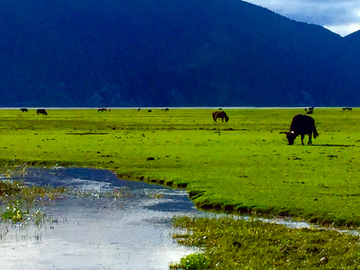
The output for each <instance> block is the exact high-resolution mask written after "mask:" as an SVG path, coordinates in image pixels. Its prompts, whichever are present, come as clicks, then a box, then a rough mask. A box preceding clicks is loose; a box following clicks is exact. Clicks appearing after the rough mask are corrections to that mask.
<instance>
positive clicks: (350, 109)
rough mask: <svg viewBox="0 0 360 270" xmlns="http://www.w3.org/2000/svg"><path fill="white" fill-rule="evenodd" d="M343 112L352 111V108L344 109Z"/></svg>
mask: <svg viewBox="0 0 360 270" xmlns="http://www.w3.org/2000/svg"><path fill="white" fill-rule="evenodd" d="M342 110H343V111H346V110H348V111H352V108H350V107H345V108H342Z"/></svg>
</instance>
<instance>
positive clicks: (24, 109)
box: [20, 108, 29, 112]
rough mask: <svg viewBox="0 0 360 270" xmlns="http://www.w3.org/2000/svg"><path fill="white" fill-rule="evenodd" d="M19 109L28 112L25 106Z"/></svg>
mask: <svg viewBox="0 0 360 270" xmlns="http://www.w3.org/2000/svg"><path fill="white" fill-rule="evenodd" d="M20 111H22V112H28V111H29V110H28V109H27V108H21V109H20Z"/></svg>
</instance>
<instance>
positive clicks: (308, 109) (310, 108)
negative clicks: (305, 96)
mask: <svg viewBox="0 0 360 270" xmlns="http://www.w3.org/2000/svg"><path fill="white" fill-rule="evenodd" d="M305 111H306V114H313V113H314V107H309V108H305Z"/></svg>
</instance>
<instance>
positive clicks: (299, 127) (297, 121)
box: [280, 114, 319, 145]
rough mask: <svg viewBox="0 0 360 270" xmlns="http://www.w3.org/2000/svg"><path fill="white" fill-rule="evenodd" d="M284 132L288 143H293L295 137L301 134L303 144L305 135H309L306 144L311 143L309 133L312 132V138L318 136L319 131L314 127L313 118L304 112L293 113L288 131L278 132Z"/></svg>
mask: <svg viewBox="0 0 360 270" xmlns="http://www.w3.org/2000/svg"><path fill="white" fill-rule="evenodd" d="M281 133H284V134H286V138H287V140H288V142H289V145H293V144H294V141H295V138H296V137H297V136H298V135H300V136H301V144H302V145H304V137H305V135H308V136H309V141H308V144H311V143H312V141H311V135H312V134H314V138H316V137H317V136H319V133H318V132H317V130H316V127H315V120H314V119H313V118H312V117H311V116H309V115H306V114H298V115H295V116H294V118H293V120H292V122H291V126H290V131H289V132H280V134H281Z"/></svg>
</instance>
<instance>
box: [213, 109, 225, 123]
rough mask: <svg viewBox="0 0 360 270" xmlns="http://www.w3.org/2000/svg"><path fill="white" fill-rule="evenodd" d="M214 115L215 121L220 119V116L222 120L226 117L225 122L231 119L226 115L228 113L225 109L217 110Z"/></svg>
mask: <svg viewBox="0 0 360 270" xmlns="http://www.w3.org/2000/svg"><path fill="white" fill-rule="evenodd" d="M212 117H213V119H214V121H215V122H216V119H218V118H221V121H222V122H224V118H225V122H227V121H229V117H228V116H227V115H226V113H225V112H224V111H215V112H213V113H212Z"/></svg>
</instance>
